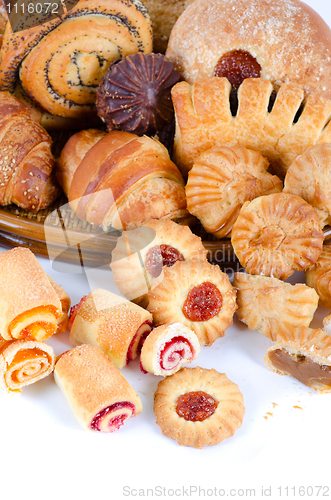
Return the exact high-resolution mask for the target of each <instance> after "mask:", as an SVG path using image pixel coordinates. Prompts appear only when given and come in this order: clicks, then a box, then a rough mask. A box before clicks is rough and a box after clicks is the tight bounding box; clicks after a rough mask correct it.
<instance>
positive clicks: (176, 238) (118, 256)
mask: <svg viewBox="0 0 331 500" xmlns="http://www.w3.org/2000/svg"><path fill="white" fill-rule="evenodd" d="M206 256H207V250H206V249H205V248H204V246H203V245H202V242H201V238H200V237H199V236H196V235H194V234H193V233H192V231H191V230H190V228H189V227H188V226H181V225H179V224H176V223H175V222H173V221H171V220H154V221H150V222H148V223H147V224H144V225H143V226H141V227H140V228H137V229H133V230H132V231H124V232H123V234H122V236H120V237H119V238H118V240H117V243H116V247H115V249H114V250H113V251H112V262H111V264H110V267H111V269H112V271H113V274H114V282H115V284H116V285H117V287H118V289H119V290H120V292H121V293H122V294H123V295H124V296H125V297H127V298H128V299H129V300H134V301H135V302H136V303H137V304H139V305H141V306H143V307H147V304H148V299H147V292H148V291H149V290H150V289H153V288H154V287H155V286H157V284H158V283H159V282H160V281H161V279H162V276H163V275H162V269H163V267H164V266H167V267H171V266H172V265H173V264H174V263H175V262H176V261H177V260H180V261H184V260H185V261H186V260H191V259H193V260H206Z"/></svg>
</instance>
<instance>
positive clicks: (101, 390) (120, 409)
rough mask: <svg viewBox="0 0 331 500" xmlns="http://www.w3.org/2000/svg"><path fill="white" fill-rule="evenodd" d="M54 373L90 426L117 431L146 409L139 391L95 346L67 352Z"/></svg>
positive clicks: (82, 420)
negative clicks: (143, 408)
mask: <svg viewBox="0 0 331 500" xmlns="http://www.w3.org/2000/svg"><path fill="white" fill-rule="evenodd" d="M54 377H55V382H56V383H57V385H58V386H59V387H60V389H61V391H62V392H63V394H64V395H65V397H66V398H67V400H68V402H69V404H70V406H71V409H72V410H73V412H74V414H75V417H76V419H77V420H78V422H79V424H80V425H81V426H82V427H84V429H86V430H90V431H102V432H114V431H116V430H117V429H119V427H121V425H123V424H124V422H125V421H126V420H127V419H129V418H131V417H135V416H136V415H138V414H139V413H141V411H142V405H141V401H140V398H139V396H138V394H137V393H136V392H135V390H134V389H133V388H132V387H131V385H130V384H129V383H128V382H127V380H126V379H125V378H124V377H123V375H122V374H121V373H120V371H119V370H118V369H117V368H116V366H115V365H114V364H113V363H112V362H111V361H110V359H109V358H108V357H107V356H106V355H105V354H104V353H103V352H102V351H101V350H100V349H98V348H97V347H95V346H91V345H82V346H78V347H75V348H74V349H71V350H70V351H67V352H65V353H63V354H62V355H61V356H60V358H59V359H58V361H57V363H56V365H55V370H54Z"/></svg>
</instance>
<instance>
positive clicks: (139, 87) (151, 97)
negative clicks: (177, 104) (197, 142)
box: [96, 53, 180, 136]
mask: <svg viewBox="0 0 331 500" xmlns="http://www.w3.org/2000/svg"><path fill="white" fill-rule="evenodd" d="M179 80H180V74H179V73H178V71H176V70H174V68H173V64H172V63H171V62H170V61H167V60H166V59H165V57H164V56H163V55H162V54H141V53H138V54H133V55H131V56H128V57H126V58H125V59H122V60H120V61H118V62H116V63H114V64H112V66H111V67H110V68H109V70H108V71H107V73H106V75H105V76H104V78H103V79H102V81H101V82H100V85H99V88H98V91H97V100H96V106H97V111H98V115H99V116H100V117H101V118H102V120H103V121H104V122H105V123H106V125H107V130H108V131H111V130H113V129H118V130H124V131H125V132H132V133H133V134H137V135H144V134H146V135H149V136H154V135H155V134H156V133H160V132H162V130H163V129H164V128H165V127H166V126H168V125H169V124H171V123H172V122H173V121H174V107H173V105H172V101H171V88H172V87H173V86H174V85H175V83H177V82H178V81H179Z"/></svg>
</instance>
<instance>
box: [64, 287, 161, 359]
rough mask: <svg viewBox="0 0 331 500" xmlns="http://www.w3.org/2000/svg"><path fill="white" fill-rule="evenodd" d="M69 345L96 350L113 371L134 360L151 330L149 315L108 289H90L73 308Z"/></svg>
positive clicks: (150, 317)
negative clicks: (104, 356) (99, 350)
mask: <svg viewBox="0 0 331 500" xmlns="http://www.w3.org/2000/svg"><path fill="white" fill-rule="evenodd" d="M69 326H70V342H71V343H72V344H73V345H75V346H76V345H80V344H91V345H95V346H97V347H99V349H101V350H102V351H103V352H104V353H105V354H106V355H107V356H108V357H109V359H111V361H112V362H113V363H114V365H115V366H116V367H117V368H123V367H124V366H125V365H127V363H128V362H129V361H131V360H132V359H135V358H136V357H137V355H138V354H139V353H140V351H141V347H142V345H143V342H144V340H145V338H146V337H147V335H148V334H149V333H150V331H151V329H152V315H151V314H150V313H149V312H147V311H146V310H145V309H143V308H142V307H140V306H138V305H137V304H133V303H132V302H130V301H129V300H126V299H125V298H123V297H120V296H118V295H116V294H114V293H111V292H109V291H108V290H102V289H100V288H98V289H96V290H93V291H92V292H91V293H90V294H89V295H87V296H86V297H84V298H83V299H82V300H81V301H80V303H79V304H78V305H77V306H75V307H74V308H73V313H72V314H71V315H70V324H69Z"/></svg>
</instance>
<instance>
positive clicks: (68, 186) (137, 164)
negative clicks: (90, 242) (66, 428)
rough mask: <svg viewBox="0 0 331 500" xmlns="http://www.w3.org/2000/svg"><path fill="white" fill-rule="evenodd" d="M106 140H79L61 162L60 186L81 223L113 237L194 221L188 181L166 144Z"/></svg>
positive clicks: (127, 137) (116, 134)
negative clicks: (156, 222)
mask: <svg viewBox="0 0 331 500" xmlns="http://www.w3.org/2000/svg"><path fill="white" fill-rule="evenodd" d="M102 135H103V133H102V132H101V133H99V137H101V138H99V140H97V139H98V133H97V131H95V130H89V131H81V132H78V133H77V134H75V135H73V136H72V137H71V138H70V139H69V141H68V142H67V144H66V145H65V147H64V149H63V151H62V153H61V157H60V159H59V162H58V168H57V176H58V179H59V182H60V183H61V185H62V188H63V189H64V191H65V193H66V195H67V196H68V198H69V204H70V206H71V208H72V209H73V210H74V212H75V213H76V215H77V216H78V217H79V218H80V219H82V220H87V221H88V222H90V223H91V224H95V225H96V226H97V227H102V228H103V229H104V230H105V231H107V229H108V228H109V227H114V228H115V229H119V230H121V229H123V228H124V229H126V228H130V227H135V226H137V225H142V224H144V223H145V222H147V221H148V220H151V219H164V218H171V219H176V220H181V219H184V218H186V217H188V216H189V214H188V212H187V210H186V200H185V189H184V181H183V178H182V176H181V174H180V172H179V170H178V168H177V167H176V165H175V164H174V163H173V162H172V161H171V160H170V158H169V154H168V151H167V150H166V148H165V147H164V146H163V145H162V144H161V143H159V142H158V141H156V140H154V139H151V138H150V137H147V136H143V137H138V136H137V135H134V134H130V133H128V132H122V131H112V132H109V133H108V134H106V135H103V136H102ZM93 143H94V145H93V146H92V147H91V144H93Z"/></svg>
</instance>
